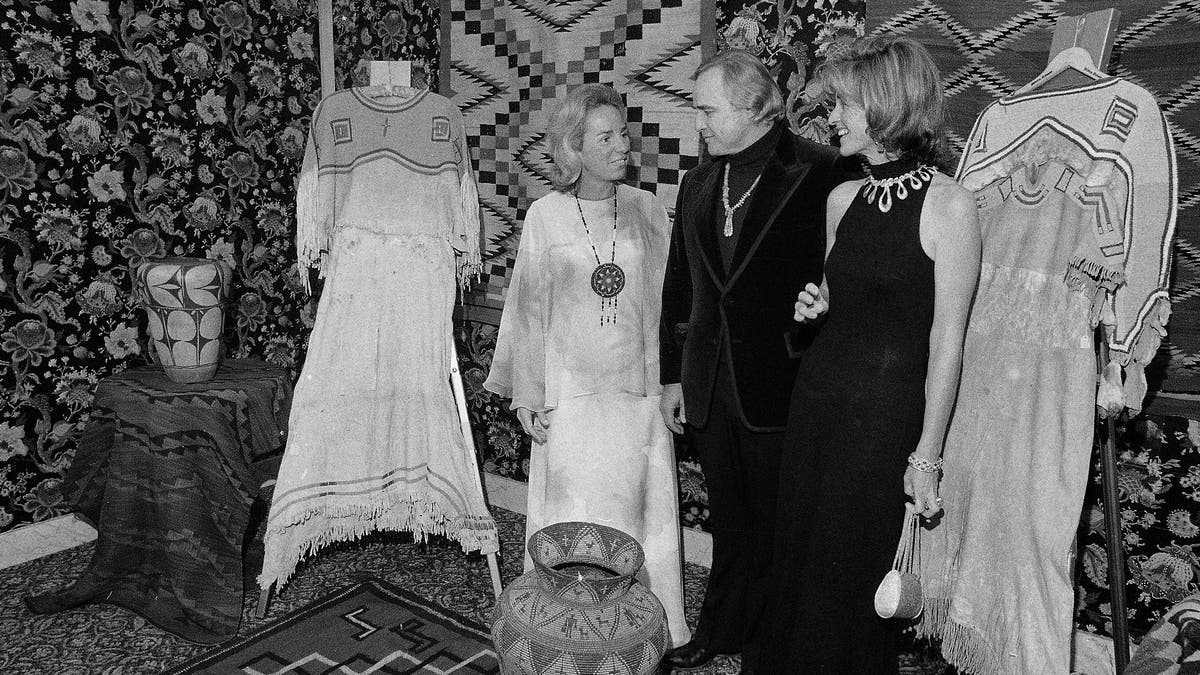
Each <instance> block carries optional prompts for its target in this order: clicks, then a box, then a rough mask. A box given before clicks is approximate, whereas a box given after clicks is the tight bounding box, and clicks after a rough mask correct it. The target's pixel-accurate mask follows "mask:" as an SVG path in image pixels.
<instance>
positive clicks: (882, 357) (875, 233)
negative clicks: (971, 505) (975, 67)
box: [749, 160, 933, 675]
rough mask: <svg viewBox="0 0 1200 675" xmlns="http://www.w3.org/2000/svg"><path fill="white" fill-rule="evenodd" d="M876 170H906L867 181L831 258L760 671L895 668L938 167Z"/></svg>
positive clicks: (804, 375) (785, 501) (798, 417)
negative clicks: (883, 592) (902, 542)
mask: <svg viewBox="0 0 1200 675" xmlns="http://www.w3.org/2000/svg"><path fill="white" fill-rule="evenodd" d="M910 172H911V173H910ZM871 175H872V176H873V177H874V178H876V179H880V180H882V179H887V178H895V177H898V176H901V175H906V178H905V179H904V180H903V182H901V183H900V184H893V185H892V186H891V187H890V189H888V190H886V193H887V194H886V195H885V190H883V189H878V190H876V191H875V192H874V193H873V194H872V193H871V191H870V187H871V186H870V183H867V184H864V186H863V188H862V189H861V190H860V191H859V193H858V195H857V196H856V197H855V198H854V201H853V202H852V203H851V205H850V207H849V208H848V209H847V211H846V214H845V215H844V216H843V218H842V220H841V223H840V224H839V226H838V229H837V232H836V237H835V240H834V246H833V248H832V250H831V251H830V253H829V257H828V259H827V261H826V265H825V275H826V280H827V283H828V286H829V296H830V309H829V313H828V315H827V316H826V319H825V324H824V326H823V327H822V328H821V331H820V333H819V334H818V336H817V338H816V340H815V341H814V342H813V344H812V346H811V347H810V348H809V350H808V351H807V352H806V353H805V355H804V359H803V362H802V363H801V365H800V372H799V375H798V376H797V379H796V385H795V388H794V390H793V392H792V402H791V410H790V415H789V419H788V441H789V443H788V448H789V450H788V452H789V453H791V454H789V455H785V456H784V458H783V461H782V466H781V470H780V480H781V482H780V492H779V511H778V518H777V520H778V523H777V527H778V530H777V532H778V534H777V539H776V544H775V549H774V558H773V566H772V570H773V573H772V583H773V587H772V589H773V591H774V593H773V595H772V597H771V600H770V604H769V607H768V609H767V616H766V621H765V623H764V629H763V630H764V634H763V635H762V636H761V638H762V639H760V640H756V641H755V647H756V648H757V649H758V650H759V651H758V654H757V655H758V656H759V658H758V659H755V658H754V655H751V657H750V661H749V663H754V664H755V669H754V672H758V673H771V674H772V675H782V674H786V673H853V674H854V675H869V674H872V673H895V672H897V663H896V659H897V653H896V636H897V632H898V630H897V629H898V628H899V626H894V625H888V622H884V621H883V620H882V619H880V618H878V616H876V614H875V611H874V604H873V598H874V592H875V588H876V586H877V585H878V583H879V581H880V579H882V578H883V575H884V574H885V573H886V572H887V570H888V569H889V568H890V566H891V563H892V557H893V555H894V554H895V552H896V545H897V544H898V543H899V538H900V524H901V521H902V519H903V516H904V501H905V496H904V485H903V478H904V471H905V467H906V458H907V456H908V454H909V453H910V452H912V451H913V449H914V448H915V447H916V444H917V442H918V440H919V439H920V436H921V424H922V417H923V415H924V411H925V372H926V366H927V364H928V360H929V331H930V327H931V325H932V322H933V261H932V260H930V258H929V256H927V255H926V254H925V252H924V250H923V249H922V248H921V240H920V228H919V224H920V215H921V207H922V205H923V203H924V200H925V194H926V191H927V188H928V183H929V181H930V180H931V179H932V175H933V170H932V169H928V168H919V167H918V166H917V164H916V162H915V161H913V160H898V161H896V162H890V163H888V164H883V165H879V166H875V167H872V168H871ZM901 187H902V188H903V189H901ZM884 206H888V207H889V209H888V210H887V211H886V212H884V211H883V210H882V207H884Z"/></svg>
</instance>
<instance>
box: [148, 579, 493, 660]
mask: <svg viewBox="0 0 1200 675" xmlns="http://www.w3.org/2000/svg"><path fill="white" fill-rule="evenodd" d="M499 672H500V664H499V662H498V661H497V659H496V652H494V651H493V650H492V647H491V638H490V636H489V635H488V631H487V628H485V627H484V626H481V625H479V624H477V623H476V622H474V621H472V620H470V619H467V618H465V617H462V616H458V615H456V614H453V613H451V612H449V611H447V610H445V609H442V608H441V607H438V606H436V605H434V604H432V603H431V602H429V601H428V600H425V599H424V598H421V597H420V596H418V595H416V594H414V593H412V592H411V591H407V590H405V589H403V588H400V587H398V586H395V585H393V584H390V583H388V582H386V581H382V580H380V579H370V580H368V581H364V582H362V583H359V584H355V585H354V586H351V587H349V588H346V589H343V590H341V591H338V592H336V593H333V594H330V595H329V596H326V597H325V598H322V599H320V600H317V601H316V602H314V603H313V604H311V605H308V606H306V607H304V608H303V609H300V610H297V611H295V612H293V613H291V614H288V615H286V616H284V617H283V618H281V619H279V620H277V621H274V622H272V623H270V624H268V625H267V626H266V627H264V628H262V629H260V630H258V631H255V632H254V633H252V634H250V635H248V636H246V637H244V638H242V639H240V640H237V641H236V642H233V643H231V644H228V645H225V646H224V647H222V648H221V649H219V650H216V651H213V652H210V653H208V654H205V655H204V656H202V657H200V658H197V659H194V660H192V661H189V662H188V663H185V664H183V665H181V666H179V667H177V668H175V669H172V670H171V671H169V672H168V673H167V675H183V674H184V673H197V674H198V673H295V674H299V673H342V674H343V675H367V674H368V673H429V674H431V675H432V674H437V673H456V674H458V675H483V674H485V673H487V674H493V673H499Z"/></svg>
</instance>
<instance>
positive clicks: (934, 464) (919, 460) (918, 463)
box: [908, 453, 942, 473]
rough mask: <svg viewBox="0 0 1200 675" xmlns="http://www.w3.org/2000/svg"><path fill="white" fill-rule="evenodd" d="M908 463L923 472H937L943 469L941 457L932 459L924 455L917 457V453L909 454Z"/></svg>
mask: <svg viewBox="0 0 1200 675" xmlns="http://www.w3.org/2000/svg"><path fill="white" fill-rule="evenodd" d="M908 465H909V466H911V467H912V468H914V469H916V470H917V471H921V472H923V473H937V472H939V471H941V470H942V460H941V458H938V459H936V460H933V461H930V460H928V459H925V458H924V457H917V454H916V453H913V454H911V455H909V456H908Z"/></svg>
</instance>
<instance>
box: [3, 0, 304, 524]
mask: <svg viewBox="0 0 1200 675" xmlns="http://www.w3.org/2000/svg"><path fill="white" fill-rule="evenodd" d="M0 7H2V8H3V17H2V18H0V45H3V47H2V49H3V51H0V100H2V101H3V103H0V242H2V244H0V245H2V249H0V251H2V253H0V294H2V295H3V297H4V301H3V303H0V349H2V351H0V381H2V382H3V384H2V385H0V388H2V389H3V390H4V392H5V397H4V399H3V402H2V403H0V406H2V407H0V531H2V530H5V529H9V528H11V527H15V526H17V525H21V524H24V523H28V522H32V521H37V520H43V519H45V518H49V517H52V516H55V515H58V514H60V513H64V512H65V511H66V510H67V506H66V505H65V504H64V503H63V500H62V495H61V494H60V492H59V487H60V484H61V481H60V477H61V475H62V473H63V472H64V471H65V470H66V468H67V467H68V466H69V464H70V462H71V459H72V458H73V456H74V439H75V437H76V436H77V434H78V433H79V431H80V430H81V429H82V426H83V425H84V423H85V422H86V420H87V415H88V410H89V407H90V403H91V399H92V393H93V391H94V389H95V387H96V384H97V382H98V381H99V380H100V379H101V378H103V377H105V376H106V375H109V374H110V373H112V372H115V371H119V370H122V369H124V368H125V367H126V366H128V365H129V364H130V363H132V362H139V361H141V360H142V359H143V358H144V357H145V356H146V340H145V337H146V335H145V320H144V318H143V317H142V313H141V310H140V309H139V308H138V307H137V306H136V304H135V303H134V301H133V299H132V295H131V291H132V277H133V274H134V271H135V270H136V268H137V266H138V264H140V263H141V262H143V261H144V260H146V259H147V258H149V257H157V256H175V255H179V256H193V257H208V258H219V259H222V260H224V261H226V262H227V263H229V264H230V265H231V266H233V268H234V269H235V270H236V277H235V281H234V287H233V291H234V292H233V306H232V307H229V308H228V309H229V311H228V312H227V320H226V335H225V346H226V349H227V352H228V353H229V354H230V355H233V356H246V355H251V354H253V355H256V356H259V357H265V358H266V359H267V360H269V361H272V362H274V363H277V364H280V365H283V366H286V367H289V368H290V367H294V366H295V363H296V360H297V359H299V358H301V355H302V350H303V341H304V336H305V335H306V334H307V324H308V323H309V322H310V319H311V316H310V314H309V313H307V312H306V310H305V301H304V298H302V296H301V295H300V292H299V284H298V277H297V275H296V272H295V265H294V263H293V260H294V258H295V256H294V253H293V245H292V229H293V225H292V223H293V217H292V208H293V207H292V202H293V200H294V196H293V194H294V192H293V182H294V175H295V173H296V171H297V169H298V168H299V160H300V157H301V154H302V152H303V144H304V138H305V133H306V125H307V122H308V116H309V113H310V110H311V109H312V107H313V105H314V103H315V101H314V96H316V95H317V92H318V90H319V87H318V84H317V79H316V72H317V71H316V67H315V64H314V61H313V34H314V30H313V14H312V12H311V10H310V9H309V8H308V7H307V3H304V4H301V2H300V1H299V0H277V1H276V2H274V3H273V4H269V5H268V4H264V3H260V2H259V1H258V0H249V1H246V2H241V1H238V0H228V1H223V2H205V3H191V4H189V5H186V6H185V5H183V4H181V3H180V2H178V1H173V0H166V1H160V2H142V3H133V2H128V1H122V2H108V1H107V0H76V1H74V2H34V1H32V0H3V1H2V2H0Z"/></svg>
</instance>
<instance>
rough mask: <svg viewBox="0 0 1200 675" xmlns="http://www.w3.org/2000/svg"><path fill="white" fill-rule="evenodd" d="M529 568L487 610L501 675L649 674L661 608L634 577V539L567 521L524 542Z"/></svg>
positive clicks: (663, 639) (661, 634) (658, 646)
mask: <svg viewBox="0 0 1200 675" xmlns="http://www.w3.org/2000/svg"><path fill="white" fill-rule="evenodd" d="M528 545H529V554H530V558H531V559H532V560H533V569H532V570H530V571H528V572H526V573H525V574H523V575H521V576H520V577H518V578H516V579H515V580H513V582H512V583H510V584H509V585H508V587H507V588H505V589H504V592H503V593H501V594H500V598H499V599H498V600H497V601H496V608H495V609H494V610H493V612H492V641H493V642H495V644H496V653H497V654H499V656H500V669H501V672H502V673H505V675H516V674H518V673H519V674H522V675H524V674H536V675H547V674H549V673H562V674H566V673H572V674H575V673H578V674H579V675H588V674H591V673H597V674H598V673H606V674H610V673H611V674H617V675H626V674H628V675H634V674H635V673H638V674H640V673H653V672H654V670H655V668H657V667H658V663H659V661H660V660H662V657H663V653H664V652H665V651H666V648H667V643H668V640H667V618H666V613H665V612H664V611H663V606H662V603H660V602H659V600H658V598H657V597H655V596H654V594H653V593H651V592H650V589H648V588H646V587H645V586H644V585H643V584H642V583H641V582H640V581H638V580H637V579H635V578H634V575H635V574H637V571H638V570H639V569H641V567H642V563H643V562H645V558H646V556H645V553H644V552H643V551H642V546H641V544H639V543H638V542H637V540H636V539H634V538H633V537H631V536H629V535H628V534H625V533H624V532H622V531H620V530H617V529H614V528H611V527H607V526H604V525H597V524H595V523H582V522H566V523H557V524H554V525H550V526H548V527H545V528H542V529H540V530H538V531H537V532H535V533H534V534H533V536H532V537H530V538H529V544H528Z"/></svg>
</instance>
